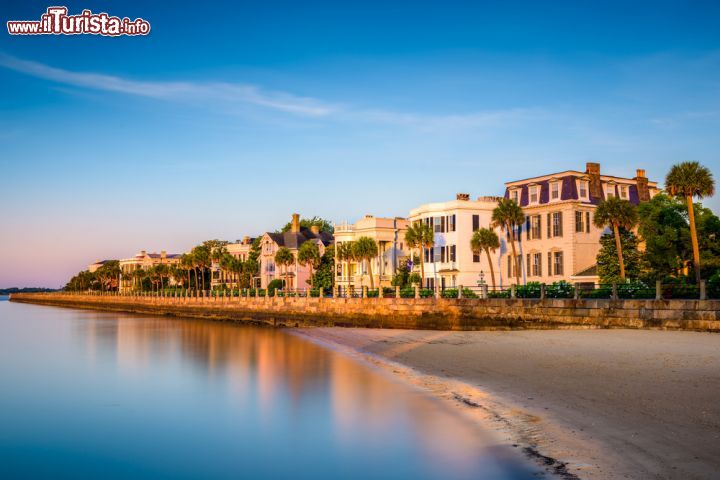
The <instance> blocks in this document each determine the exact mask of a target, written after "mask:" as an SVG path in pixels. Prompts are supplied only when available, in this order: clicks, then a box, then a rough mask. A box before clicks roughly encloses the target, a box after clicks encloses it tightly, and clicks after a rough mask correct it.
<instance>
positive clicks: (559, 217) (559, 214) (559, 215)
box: [557, 212, 563, 237]
mask: <svg viewBox="0 0 720 480" xmlns="http://www.w3.org/2000/svg"><path fill="white" fill-rule="evenodd" d="M557 215H558V226H559V228H560V236H561V237H562V236H563V214H562V212H558V213H557Z"/></svg>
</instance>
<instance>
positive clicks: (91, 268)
mask: <svg viewBox="0 0 720 480" xmlns="http://www.w3.org/2000/svg"><path fill="white" fill-rule="evenodd" d="M108 262H112V260H98V261H97V262H94V263H91V264H90V265H88V266H87V271H88V272H90V273H95V272H97V271H98V268H100V267H102V266H103V265H105V264H106V263H108Z"/></svg>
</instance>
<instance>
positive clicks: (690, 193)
mask: <svg viewBox="0 0 720 480" xmlns="http://www.w3.org/2000/svg"><path fill="white" fill-rule="evenodd" d="M665 188H666V189H667V191H668V193H669V194H670V195H673V196H675V197H680V198H683V199H684V200H685V202H686V204H687V211H688V220H689V222H690V240H691V242H692V249H693V268H694V270H695V280H696V281H697V283H700V245H699V244H698V232H697V226H696V225H695V211H694V210H695V209H694V208H693V198H694V197H698V198H700V199H702V198H703V197H711V196H713V195H714V194H715V180H714V179H713V175H712V172H710V170H708V168H706V167H703V166H702V165H700V164H699V163H698V162H682V163H679V164H677V165H673V167H672V168H671V169H670V172H668V174H667V176H666V177H665Z"/></svg>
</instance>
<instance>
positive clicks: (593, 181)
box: [585, 162, 602, 198]
mask: <svg viewBox="0 0 720 480" xmlns="http://www.w3.org/2000/svg"><path fill="white" fill-rule="evenodd" d="M585 173H587V174H588V177H590V182H589V183H590V198H602V182H601V181H600V164H599V163H592V162H588V163H586V164H585Z"/></svg>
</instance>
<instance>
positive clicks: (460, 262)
mask: <svg viewBox="0 0 720 480" xmlns="http://www.w3.org/2000/svg"><path fill="white" fill-rule="evenodd" d="M498 200H499V197H479V198H478V199H476V200H471V199H470V196H469V195H468V194H464V193H459V194H458V195H457V197H456V199H455V200H451V201H448V202H439V203H428V204H425V205H421V206H420V207H418V208H416V209H414V210H412V211H411V212H410V217H409V218H408V219H409V220H410V222H424V223H427V224H429V225H430V226H432V228H433V232H434V235H435V237H434V241H435V246H434V247H433V248H432V249H423V251H422V252H421V255H420V256H421V259H420V261H421V262H423V263H424V265H423V266H424V269H425V282H424V285H423V286H424V287H425V288H434V287H435V286H436V285H437V286H439V287H441V288H455V287H459V286H464V287H472V286H477V285H478V283H479V282H480V281H481V278H482V279H484V281H485V282H486V283H488V284H490V283H491V280H490V265H489V263H488V259H487V256H486V255H485V254H484V253H481V254H476V253H473V251H472V248H471V247H470V240H471V238H472V235H473V232H475V231H477V230H479V229H480V228H488V227H489V226H490V223H491V218H492V212H493V209H494V208H495V207H496V206H497V202H498ZM498 235H499V234H498ZM416 253H417V252H416ZM498 255H499V254H498V252H496V253H495V254H493V255H492V256H491V258H492V262H493V268H494V269H495V273H496V281H498V282H499V280H500V277H499V276H498V275H497V274H498V269H497V264H498V263H497V262H498V258H499V257H498ZM415 271H418V272H419V268H416V269H415ZM481 274H482V275H481Z"/></svg>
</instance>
